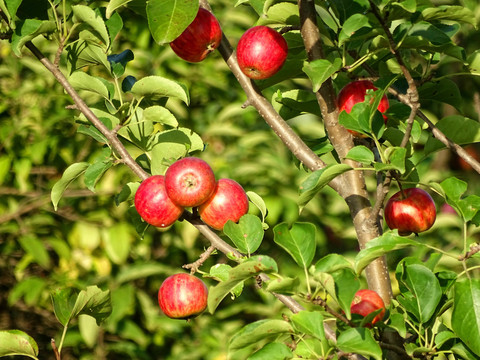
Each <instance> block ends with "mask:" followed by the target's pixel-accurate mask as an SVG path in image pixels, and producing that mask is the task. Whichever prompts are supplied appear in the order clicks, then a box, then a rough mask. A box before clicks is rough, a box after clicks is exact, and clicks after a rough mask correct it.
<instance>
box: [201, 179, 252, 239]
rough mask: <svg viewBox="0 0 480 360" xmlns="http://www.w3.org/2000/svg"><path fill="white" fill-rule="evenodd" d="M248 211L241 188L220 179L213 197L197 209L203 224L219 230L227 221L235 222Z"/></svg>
mask: <svg viewBox="0 0 480 360" xmlns="http://www.w3.org/2000/svg"><path fill="white" fill-rule="evenodd" d="M247 211H248V197H247V194H246V193H245V190H244V189H243V187H242V186H241V185H240V184H239V183H237V182H236V181H235V180H232V179H220V180H218V181H217V186H216V187H215V190H214V192H213V195H212V196H211V197H210V198H209V199H208V200H207V201H206V202H205V203H203V204H202V205H200V206H199V207H198V214H199V215H200V218H201V219H202V220H203V221H204V222H205V224H207V225H209V226H211V227H212V228H214V229H217V230H221V229H223V226H224V225H225V223H226V222H227V221H228V220H232V221H233V222H237V221H238V220H240V218H241V217H242V216H243V215H245V214H246V213H247Z"/></svg>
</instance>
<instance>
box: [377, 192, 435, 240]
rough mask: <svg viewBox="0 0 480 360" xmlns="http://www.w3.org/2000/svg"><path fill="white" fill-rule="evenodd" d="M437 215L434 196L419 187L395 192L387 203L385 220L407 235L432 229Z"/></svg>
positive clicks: (389, 225)
mask: <svg viewBox="0 0 480 360" xmlns="http://www.w3.org/2000/svg"><path fill="white" fill-rule="evenodd" d="M436 217H437V211H436V209H435V203H434V201H433V199H432V197H431V196H430V195H429V194H428V193H427V192H426V191H425V190H422V189H419V188H409V189H404V190H403V192H402V191H399V192H397V193H396V194H394V195H393V196H392V197H391V198H390V199H389V200H388V201H387V204H386V205H385V221H386V223H387V225H388V227H389V228H390V229H398V233H399V234H400V235H402V236H406V235H409V234H411V233H412V232H413V233H416V234H417V233H420V232H422V231H426V230H428V229H430V228H431V227H432V225H433V223H434V222H435V218H436Z"/></svg>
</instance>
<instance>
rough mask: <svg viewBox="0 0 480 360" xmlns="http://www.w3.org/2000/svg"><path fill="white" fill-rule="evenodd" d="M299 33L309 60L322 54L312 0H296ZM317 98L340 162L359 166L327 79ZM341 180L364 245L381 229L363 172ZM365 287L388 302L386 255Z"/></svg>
mask: <svg viewBox="0 0 480 360" xmlns="http://www.w3.org/2000/svg"><path fill="white" fill-rule="evenodd" d="M298 7H299V12H300V22H301V30H300V31H301V34H302V38H303V41H304V44H305V49H306V51H307V56H308V60H309V61H314V60H316V59H322V58H323V49H322V42H321V39H320V32H319V30H318V25H317V17H316V11H315V3H314V1H313V0H299V1H298ZM316 97H317V101H318V104H319V106H320V110H321V112H322V117H323V121H324V124H325V127H326V129H327V133H328V137H329V139H330V142H331V143H332V145H333V146H334V148H335V150H336V152H337V154H338V156H339V158H340V159H341V160H342V162H344V163H346V164H349V165H351V166H352V167H361V166H360V164H358V163H356V162H353V161H351V160H345V156H346V155H347V153H348V151H350V150H351V149H352V148H353V146H354V143H353V139H352V136H351V135H350V133H349V132H348V131H347V130H346V129H345V128H344V127H343V126H341V125H339V123H338V107H337V103H336V94H335V90H334V88H333V84H332V82H331V80H330V79H328V80H326V81H325V82H324V83H323V84H322V86H321V87H320V89H319V90H318V91H317V93H316ZM342 178H343V182H344V183H345V184H348V185H347V186H343V187H341V188H340V189H338V193H339V194H340V195H341V196H342V197H343V198H344V199H345V201H346V203H347V205H348V207H349V209H350V214H351V216H352V219H353V224H354V226H355V231H356V233H357V237H358V242H359V244H360V248H364V247H365V246H366V244H367V243H368V241H370V240H372V239H374V238H376V237H378V236H379V235H380V234H381V229H380V228H379V226H378V222H377V221H376V218H375V217H374V216H372V208H371V204H370V200H369V198H368V192H367V189H366V185H365V179H364V175H363V172H361V171H349V172H347V173H345V174H343V175H342ZM366 277H367V282H368V287H369V288H370V289H372V290H374V291H376V292H377V293H378V294H379V295H380V296H381V297H382V299H383V300H384V302H385V303H386V304H387V305H388V304H390V300H391V298H392V288H391V283H390V276H389V273H388V269H387V265H386V260H385V257H381V258H379V259H377V260H375V261H374V262H372V263H371V264H369V266H368V267H367V268H366Z"/></svg>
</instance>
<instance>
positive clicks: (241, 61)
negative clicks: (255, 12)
mask: <svg viewBox="0 0 480 360" xmlns="http://www.w3.org/2000/svg"><path fill="white" fill-rule="evenodd" d="M287 54H288V45H287V42H286V41H285V39H284V38H283V36H282V35H280V33H278V32H277V31H275V30H273V29H272V28H269V27H268V26H262V25H260V26H254V27H252V28H250V29H248V30H247V31H246V32H245V33H244V34H243V35H242V37H241V38H240V40H239V41H238V45H237V61H238V65H239V66H240V69H241V70H242V72H243V73H244V74H245V75H247V76H248V77H249V78H251V79H255V80H260V79H267V78H269V77H271V76H272V75H274V74H275V73H276V72H278V71H279V70H280V69H281V67H282V66H283V64H284V63H285V60H286V59H287Z"/></svg>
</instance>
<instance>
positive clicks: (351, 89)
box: [337, 80, 389, 137]
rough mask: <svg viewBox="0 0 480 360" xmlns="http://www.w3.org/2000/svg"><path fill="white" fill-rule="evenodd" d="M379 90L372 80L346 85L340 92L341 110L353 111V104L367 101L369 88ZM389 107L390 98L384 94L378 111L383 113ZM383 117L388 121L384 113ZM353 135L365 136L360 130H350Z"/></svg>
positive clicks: (339, 104)
mask: <svg viewBox="0 0 480 360" xmlns="http://www.w3.org/2000/svg"><path fill="white" fill-rule="evenodd" d="M369 89H371V90H377V88H376V87H375V85H373V83H372V82H371V81H370V80H357V81H352V82H351V83H348V84H347V85H345V86H344V87H343V88H342V90H340V92H339V93H338V98H337V103H338V109H339V111H343V110H345V111H346V112H347V113H350V111H352V108H353V105H355V104H357V103H361V102H364V101H365V95H366V94H367V90H369ZM388 107H389V103H388V98H387V96H386V95H383V97H382V99H381V100H380V103H379V104H378V107H377V109H378V111H380V112H381V113H382V115H383V113H384V112H385V111H387V109H388ZM383 119H384V120H385V123H386V122H387V117H386V116H385V115H383ZM348 131H349V132H350V133H351V134H352V135H353V136H356V137H364V135H363V134H360V133H359V132H356V131H353V130H348Z"/></svg>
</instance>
